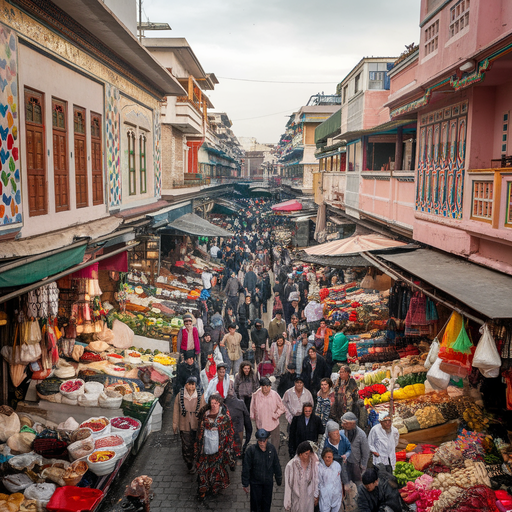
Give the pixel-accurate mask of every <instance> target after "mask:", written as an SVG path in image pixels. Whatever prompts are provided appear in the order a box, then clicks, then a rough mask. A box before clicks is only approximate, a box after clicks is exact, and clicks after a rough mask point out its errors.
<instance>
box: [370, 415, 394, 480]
mask: <svg viewBox="0 0 512 512" xmlns="http://www.w3.org/2000/svg"><path fill="white" fill-rule="evenodd" d="M399 438H400V434H399V433H398V429H397V428H396V427H393V425H392V424H391V417H390V416H389V413H387V412H381V413H380V414H379V424H378V425H375V426H374V427H373V428H372V429H371V430H370V433H369V435H368V444H369V445H370V451H371V453H372V454H373V465H374V466H376V465H377V464H379V463H382V464H384V466H386V468H387V470H388V471H389V472H392V471H393V470H394V469H395V464H396V453H395V448H396V447H397V445H398V440H399Z"/></svg>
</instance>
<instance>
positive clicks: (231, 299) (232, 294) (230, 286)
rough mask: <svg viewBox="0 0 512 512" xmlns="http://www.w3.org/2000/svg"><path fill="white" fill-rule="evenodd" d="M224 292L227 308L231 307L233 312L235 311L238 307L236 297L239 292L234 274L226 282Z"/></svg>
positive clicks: (238, 284) (238, 285)
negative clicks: (226, 298)
mask: <svg viewBox="0 0 512 512" xmlns="http://www.w3.org/2000/svg"><path fill="white" fill-rule="evenodd" d="M224 291H225V292H226V295H227V296H228V302H227V306H228V307H231V308H232V309H233V311H236V308H237V307H238V295H239V292H240V283H239V282H238V279H237V278H236V274H235V273H234V272H232V273H231V277H230V278H229V279H228V280H227V283H226V286H225V287H224Z"/></svg>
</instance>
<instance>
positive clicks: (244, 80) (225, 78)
mask: <svg viewBox="0 0 512 512" xmlns="http://www.w3.org/2000/svg"><path fill="white" fill-rule="evenodd" d="M217 78H220V79H222V80H236V81H239V82H257V83H264V84H317V85H325V84H338V83H339V81H338V82H328V81H326V82H288V81H284V80H253V79H251V78H233V77H227V76H219V77H217Z"/></svg>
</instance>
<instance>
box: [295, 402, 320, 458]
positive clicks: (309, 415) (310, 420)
mask: <svg viewBox="0 0 512 512" xmlns="http://www.w3.org/2000/svg"><path fill="white" fill-rule="evenodd" d="M324 431H325V428H324V426H323V425H322V420H321V419H320V417H318V416H317V415H316V414H313V404H312V403H306V404H304V406H303V407H302V414H301V415H300V416H295V417H294V418H293V420H292V423H291V425H290V437H289V439H288V453H289V455H290V459H292V458H293V457H295V453H296V451H297V446H299V444H300V443H302V442H303V441H313V442H314V443H316V442H318V436H320V435H322V434H323V433H324Z"/></svg>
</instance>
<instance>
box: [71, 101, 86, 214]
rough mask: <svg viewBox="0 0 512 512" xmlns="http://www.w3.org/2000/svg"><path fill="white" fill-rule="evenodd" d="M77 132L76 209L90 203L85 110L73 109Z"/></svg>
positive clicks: (75, 130)
mask: <svg viewBox="0 0 512 512" xmlns="http://www.w3.org/2000/svg"><path fill="white" fill-rule="evenodd" d="M73 121H74V123H73V124H74V132H75V184H76V207H77V208H84V207H86V206H87V205H88V203H89V194H88V190H87V188H88V187H87V146H86V141H85V110H84V109H83V108H77V107H75V108H74V109H73Z"/></svg>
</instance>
